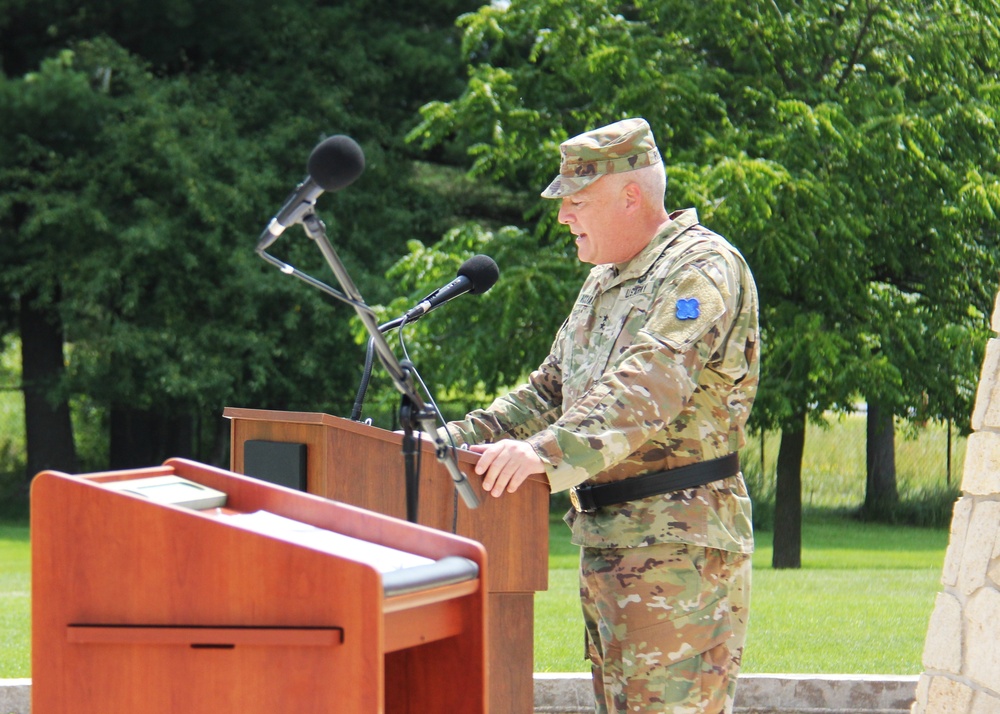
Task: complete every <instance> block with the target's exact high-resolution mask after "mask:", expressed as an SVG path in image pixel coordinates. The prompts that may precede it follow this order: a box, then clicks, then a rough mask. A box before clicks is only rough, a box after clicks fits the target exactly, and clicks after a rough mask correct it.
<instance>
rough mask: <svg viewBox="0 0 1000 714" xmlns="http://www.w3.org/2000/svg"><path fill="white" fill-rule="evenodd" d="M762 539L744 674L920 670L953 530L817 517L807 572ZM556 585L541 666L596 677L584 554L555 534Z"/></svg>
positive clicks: (809, 530) (540, 643)
mask: <svg viewBox="0 0 1000 714" xmlns="http://www.w3.org/2000/svg"><path fill="white" fill-rule="evenodd" d="M771 535H772V534H770V533H758V534H757V541H758V548H757V552H756V553H755V554H754V575H753V590H752V593H753V594H752V597H751V607H750V613H751V614H750V627H749V632H748V635H747V647H746V652H745V654H744V667H743V671H744V672H754V673H763V672H768V673H803V674H805V673H837V674H866V673H867V674H872V673H878V674H918V673H920V672H921V671H923V667H922V665H921V658H922V655H923V647H924V637H925V635H926V632H927V623H928V620H929V618H930V614H931V610H932V609H933V606H934V598H935V594H936V593H937V592H938V590H939V588H940V579H941V566H942V564H943V559H944V551H945V549H946V547H947V545H948V532H947V531H945V530H938V529H926V528H906V527H898V526H883V525H875V524H864V523H856V522H852V521H850V520H847V519H845V518H844V517H843V516H829V515H821V514H819V513H811V514H807V516H806V518H805V521H804V523H803V536H802V538H803V549H802V569H801V570H774V569H772V568H771ZM550 549H551V551H550V553H551V556H550V564H551V567H550V570H549V589H548V591H546V592H543V593H539V594H538V595H537V596H536V598H535V608H536V616H535V670H536V671H539V672H585V671H589V667H588V665H587V663H586V661H585V660H584V659H583V647H584V645H583V620H582V618H581V616H580V607H579V597H578V594H577V577H576V567H577V557H578V550H577V549H576V548H575V547H573V546H571V545H569V531H568V529H567V528H566V527H565V526H563V525H562V524H560V523H553V524H552V526H551V528H550Z"/></svg>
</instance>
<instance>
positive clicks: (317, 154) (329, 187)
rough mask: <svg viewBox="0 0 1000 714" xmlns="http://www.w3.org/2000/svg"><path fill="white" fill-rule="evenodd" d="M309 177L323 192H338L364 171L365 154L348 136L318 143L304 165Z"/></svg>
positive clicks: (340, 136)
mask: <svg viewBox="0 0 1000 714" xmlns="http://www.w3.org/2000/svg"><path fill="white" fill-rule="evenodd" d="M306 166H307V169H308V171H309V176H311V177H312V180H313V181H315V182H316V184H317V185H318V186H319V187H320V188H322V189H323V190H324V191H339V190H340V189H342V188H346V187H347V186H350V185H351V184H352V183H354V181H355V179H357V178H358V176H360V175H361V173H362V172H363V171H364V170H365V154H364V152H363V151H362V150H361V147H360V146H358V144H357V142H356V141H354V139H352V138H351V137H349V136H344V135H343V134H337V135H336V136H331V137H330V138H329V139H325V140H323V141H322V142H320V143H319V144H318V145H317V146H316V148H315V149H313V151H312V153H311V154H309V161H308V163H307V164H306Z"/></svg>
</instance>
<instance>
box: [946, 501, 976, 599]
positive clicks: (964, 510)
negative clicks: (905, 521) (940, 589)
mask: <svg viewBox="0 0 1000 714" xmlns="http://www.w3.org/2000/svg"><path fill="white" fill-rule="evenodd" d="M972 503H973V501H972V499H971V498H960V499H958V501H956V502H955V507H954V508H953V509H952V512H951V534H950V535H949V536H948V550H947V551H945V555H944V569H943V571H942V573H941V582H942V583H943V584H944V585H945V586H946V587H955V586H956V585H958V574H959V571H960V570H961V569H962V551H963V550H965V534H966V532H967V531H968V530H969V520H970V518H971V517H972Z"/></svg>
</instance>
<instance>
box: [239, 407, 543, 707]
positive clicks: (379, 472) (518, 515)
mask: <svg viewBox="0 0 1000 714" xmlns="http://www.w3.org/2000/svg"><path fill="white" fill-rule="evenodd" d="M223 415H224V416H225V417H227V418H229V419H230V420H231V422H232V423H231V429H232V451H231V461H230V468H231V469H232V470H233V471H236V472H238V473H251V474H254V475H259V474H256V473H254V471H255V470H254V469H253V468H250V469H247V466H248V464H247V463H246V460H245V458H244V457H245V453H246V451H247V449H246V447H247V445H248V442H250V443H251V445H252V446H254V447H266V446H267V444H276V445H282V444H286V445H287V444H298V445H304V451H305V453H306V463H305V465H304V466H305V468H304V472H305V479H304V480H305V485H306V489H307V490H308V491H309V492H310V493H314V494H317V495H320V496H323V497H325V498H330V499H333V500H335V501H342V502H344V503H349V504H352V505H355V506H360V507H361V508H365V509H369V510H372V511H376V512H378V513H383V514H386V515H390V516H395V517H396V518H405V517H406V487H405V472H404V462H403V457H402V437H401V436H400V435H399V434H396V433H394V432H390V431H386V430H384V429H378V428H376V427H372V426H368V425H365V424H362V423H359V422H355V421H351V420H349V419H343V418H339V417H334V416H330V415H328V414H318V413H308V412H280V411H266V410H256V409H235V408H227V409H226V410H225V412H224V413H223ZM477 459H478V456H477V455H476V454H473V453H472V452H469V451H462V450H459V459H458V460H459V467H460V468H461V470H462V471H463V472H464V473H465V474H466V476H467V477H468V478H469V480H470V481H471V482H472V485H473V488H474V489H475V490H476V492H477V493H478V494H480V502H481V503H480V506H479V508H476V509H474V510H470V509H468V508H467V507H466V506H465V504H464V502H462V500H461V498H458V497H456V493H455V489H454V486H453V485H452V480H451V477H450V476H449V474H448V472H447V470H446V469H445V468H444V467H443V466H441V465H440V464H439V463H438V461H437V460H436V458H435V456H434V449H433V445H432V444H430V443H427V442H424V443H423V444H422V452H421V463H422V469H421V477H420V489H419V494H420V502H419V511H418V517H417V521H418V523H420V524H421V525H425V526H429V527H431V528H434V529H437V530H441V531H445V532H451V533H456V534H458V535H460V536H464V537H466V538H470V539H472V540H475V541H478V542H480V543H482V544H483V545H484V546H485V547H486V552H487V553H488V558H489V572H488V573H487V576H486V590H487V593H488V598H489V613H490V614H489V618H488V623H487V629H488V632H489V637H488V642H489V645H488V652H487V662H488V666H489V671H490V695H489V701H490V708H491V711H493V712H497V713H498V714H499V713H501V712H502V713H503V714H508V713H510V714H530V712H532V711H533V709H534V691H533V687H534V684H533V681H534V680H533V673H534V656H533V651H534V594H535V592H537V591H540V590H545V589H546V588H547V587H548V551H549V547H548V513H549V488H548V483H547V482H546V481H545V480H544V479H541V478H540V479H538V480H529V481H527V482H525V483H524V484H523V485H522V486H521V488H519V489H518V490H517V491H516V492H515V493H512V494H505V495H504V496H502V497H501V498H498V499H497V498H493V497H491V496H490V495H489V494H487V493H486V492H485V491H483V490H482V479H481V478H480V477H478V476H476V474H475V472H474V470H473V467H474V465H475V462H476V460H477Z"/></svg>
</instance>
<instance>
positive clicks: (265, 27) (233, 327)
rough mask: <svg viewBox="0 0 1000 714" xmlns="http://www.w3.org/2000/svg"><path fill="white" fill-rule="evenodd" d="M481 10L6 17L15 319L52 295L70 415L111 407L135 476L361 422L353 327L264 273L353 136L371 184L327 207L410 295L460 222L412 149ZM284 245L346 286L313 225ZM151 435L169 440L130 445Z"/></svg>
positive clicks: (215, 8)
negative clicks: (309, 161)
mask: <svg viewBox="0 0 1000 714" xmlns="http://www.w3.org/2000/svg"><path fill="white" fill-rule="evenodd" d="M463 9H467V7H466V6H463V4H462V3H461V2H460V1H456V0H439V1H437V2H426V3H423V4H421V5H420V6H407V7H406V8H404V9H400V8H394V7H390V6H389V5H388V4H387V3H370V2H360V1H357V2H345V3H336V4H329V3H319V2H311V1H309V0H297V1H296V2H290V3H284V4H280V5H274V4H273V3H260V2H239V3H236V2H232V1H231V0H212V1H211V2H205V3H196V4H192V3H188V2H179V1H171V2H166V3H160V4H157V5H156V6H155V7H154V6H150V5H149V4H148V3H146V4H142V3H137V2H133V1H131V0H125V1H123V2H114V3H107V2H97V3H93V2H88V3H80V2H75V1H68V0H45V1H43V2H38V3H24V2H20V1H18V0H7V1H5V2H0V40H2V41H0V47H2V50H0V61H2V68H3V74H2V75H0V113H2V114H3V116H4V122H3V126H2V127H0V189H2V190H0V235H2V241H0V257H2V259H3V260H2V267H0V286H2V289H3V291H2V293H0V295H2V296H3V298H2V299H0V303H2V304H3V306H4V309H3V311H2V312H0V315H3V316H4V320H3V322H2V323H0V324H2V325H3V326H4V328H5V330H13V329H16V323H15V321H14V320H13V316H14V315H15V314H16V312H17V305H18V304H19V301H20V300H21V298H22V297H23V296H29V297H30V299H31V303H30V304H31V305H32V307H34V308H36V309H37V310H38V311H39V313H41V314H43V315H46V316H48V317H46V322H47V323H51V324H52V325H58V327H56V328H53V329H56V330H57V331H58V332H60V333H61V334H62V335H63V336H64V338H65V344H66V347H65V355H64V356H61V357H60V360H59V361H60V362H65V371H64V373H63V374H59V375H53V376H54V379H53V380H49V383H48V386H47V393H48V395H49V396H48V398H49V399H50V400H52V401H65V400H69V399H79V398H80V397H81V395H88V397H89V399H90V403H91V404H93V405H94V406H96V408H97V409H98V410H100V411H101V412H102V413H103V415H104V416H103V418H104V421H105V424H109V423H110V425H111V436H112V442H114V437H115V434H116V433H119V434H125V436H126V440H125V441H126V442H132V443H122V444H120V445H116V444H115V443H112V444H111V452H112V453H111V454H110V457H109V460H110V462H111V463H112V464H115V465H126V464H125V463H124V462H127V461H129V460H133V461H136V462H137V463H139V464H148V463H150V462H153V461H154V460H159V459H162V458H164V457H166V456H170V455H185V454H190V455H195V456H199V457H202V458H205V459H206V460H208V459H212V460H215V461H221V460H222V459H223V458H224V452H223V451H221V450H220V449H222V448H224V443H223V442H222V441H221V437H222V436H224V435H225V424H224V422H223V420H222V419H221V412H222V409H223V407H225V406H227V405H237V406H255V407H272V408H297V409H309V410H325V411H331V412H334V413H346V411H347V407H348V405H349V403H350V396H351V393H352V391H353V386H354V384H355V383H356V380H357V378H358V376H359V374H360V366H361V362H362V358H363V351H362V349H361V348H360V347H359V346H358V345H357V344H356V342H355V340H354V338H353V335H352V333H351V330H350V326H349V319H350V316H351V311H350V310H349V309H347V308H345V307H344V306H342V305H340V304H336V303H334V302H333V301H331V300H329V299H327V298H325V297H324V296H322V295H320V294H318V293H315V292H314V291H310V289H309V288H308V287H305V286H303V285H301V284H299V283H296V282H295V281H292V280H290V279H289V278H288V277H287V276H284V275H281V274H280V273H278V272H277V271H275V270H273V268H270V267H269V266H267V265H266V264H264V263H263V262H262V261H260V260H259V258H257V256H256V255H254V253H253V250H252V249H253V246H254V243H255V238H256V236H257V235H258V234H259V233H260V231H261V229H262V228H263V226H264V225H265V224H266V222H267V218H268V217H269V216H270V215H272V214H273V213H274V211H275V210H276V209H277V208H278V207H279V206H280V205H281V203H280V202H281V200H282V199H283V198H284V196H285V195H286V194H287V193H288V192H289V191H290V190H291V189H292V188H293V187H294V185H295V183H296V182H298V181H299V180H300V179H301V178H302V176H303V175H304V173H305V171H304V167H305V164H306V158H307V157H308V155H309V152H310V150H311V149H312V147H313V146H315V145H316V144H317V143H318V142H319V141H320V140H322V139H323V138H325V137H326V136H328V135H331V134H337V133H344V134H348V135H351V136H353V137H354V138H355V139H356V140H357V141H358V142H359V143H360V144H361V146H362V147H363V149H364V151H365V153H366V157H367V167H368V168H367V171H366V172H365V174H364V175H363V176H362V178H361V179H360V180H359V181H358V182H356V183H355V185H354V186H352V187H351V190H350V191H344V192H340V193H338V194H335V195H330V196H325V197H323V198H322V199H321V201H320V203H319V204H318V212H319V213H320V216H321V217H322V218H323V219H324V220H325V221H326V223H327V229H328V234H329V235H330V238H331V240H332V241H333V242H334V243H335V244H337V246H338V249H339V252H340V254H341V256H342V257H343V259H344V262H345V263H346V264H347V265H348V267H349V270H350V271H351V273H352V275H353V276H354V278H355V281H356V282H357V283H358V284H360V285H362V286H365V287H366V288H369V289H366V290H365V292H366V296H369V297H371V298H374V299H385V298H386V297H388V296H389V295H390V294H391V287H390V286H387V285H385V283H384V279H383V278H382V275H383V274H384V272H385V270H386V269H387V268H388V267H389V266H390V265H391V263H392V262H393V261H394V260H395V259H396V258H397V257H398V255H399V254H401V253H402V252H403V250H404V246H405V242H406V241H407V240H408V239H411V238H414V237H417V238H423V239H425V240H427V239H429V238H432V237H434V236H439V235H440V234H441V233H442V232H443V231H444V230H445V228H446V226H447V222H446V220H445V218H444V217H446V216H447V210H448V209H447V206H446V205H444V204H443V202H442V199H440V198H439V197H438V195H437V194H436V193H435V192H434V191H432V190H429V189H427V188H425V187H424V186H423V185H422V184H420V183H419V182H418V181H417V180H416V178H415V177H414V170H413V167H414V160H413V153H414V152H413V151H412V149H410V148H408V147H407V146H406V145H405V143H404V142H403V140H402V137H403V135H404V134H405V132H406V131H407V129H409V128H411V127H412V125H413V123H414V121H415V114H416V110H417V107H419V106H420V105H421V104H422V103H424V102H426V101H427V100H428V99H429V98H431V97H440V96H448V95H449V94H451V93H453V92H454V91H455V90H456V89H457V87H458V86H459V85H458V84H457V82H458V64H457V57H458V54H457V53H458V44H457V43H458V37H457V33H456V31H455V29H454V27H453V19H454V17H455V16H456V15H457V14H458V13H459V12H460V11H461V10H463ZM32 28H34V29H36V30H38V31H37V32H26V30H28V29H32ZM275 250H276V251H277V252H280V254H281V255H282V257H283V258H285V259H287V260H289V261H290V262H294V263H295V264H296V265H298V266H299V267H301V268H302V269H303V270H306V271H307V272H312V273H318V274H319V275H320V277H322V278H323V279H328V280H329V279H330V278H329V277H328V276H327V275H325V274H324V271H325V270H326V266H325V263H324V262H323V261H322V259H321V256H320V255H319V253H318V251H317V250H316V249H315V246H313V245H311V242H310V241H308V240H307V239H305V238H304V237H303V235H302V233H301V231H296V230H290V231H288V232H287V235H286V236H283V238H282V243H281V244H280V245H279V246H276V248H275ZM56 318H58V319H56ZM116 414H118V415H119V417H121V418H119V419H117V420H116V419H115V415H116ZM130 422H134V423H136V424H141V425H143V427H148V428H149V429H152V430H153V431H162V432H163V433H162V434H159V435H157V434H146V435H142V434H137V433H135V432H137V431H141V430H139V429H127V430H124V431H122V430H118V432H116V431H115V428H114V425H115V424H121V423H125V424H128V423H130ZM168 432H169V433H168ZM171 433H173V434H174V435H176V434H182V435H186V436H185V438H183V439H181V440H180V441H178V439H176V438H174V436H171ZM138 440H144V442H145V443H144V444H138V443H137V441H138ZM168 444H169V445H170V448H169V449H168V448H167V447H166V446H165V445H168ZM136 447H141V448H136ZM174 448H176V449H179V451H178V450H173V449H174ZM116 453H117V454H118V455H119V457H120V458H117V459H116ZM104 465H106V463H105V464H101V463H97V464H91V466H96V467H101V466H104ZM29 470H30V467H29Z"/></svg>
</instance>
